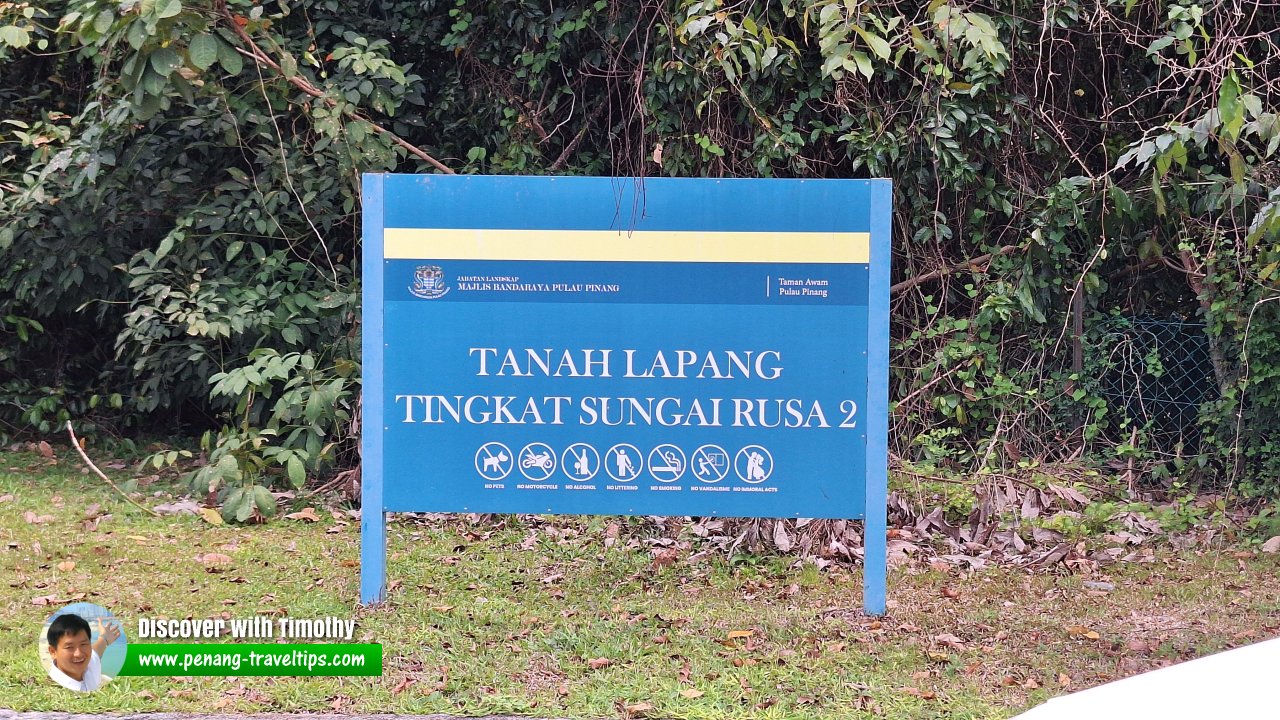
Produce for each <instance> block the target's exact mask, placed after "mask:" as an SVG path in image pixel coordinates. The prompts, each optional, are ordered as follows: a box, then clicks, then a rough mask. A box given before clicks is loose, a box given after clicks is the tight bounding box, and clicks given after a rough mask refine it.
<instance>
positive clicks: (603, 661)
mask: <svg viewBox="0 0 1280 720" xmlns="http://www.w3.org/2000/svg"><path fill="white" fill-rule="evenodd" d="M612 664H613V661H612V660H610V659H609V658H602V657H598V658H591V659H590V660H588V661H587V667H590V668H591V669H592V670H599V669H600V668H604V667H609V666H610V665H612Z"/></svg>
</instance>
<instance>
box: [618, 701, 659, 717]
mask: <svg viewBox="0 0 1280 720" xmlns="http://www.w3.org/2000/svg"><path fill="white" fill-rule="evenodd" d="M623 709H624V710H626V711H627V714H628V715H643V714H645V713H647V712H649V711H650V710H652V709H653V705H652V704H651V703H647V702H639V703H635V704H633V705H624V706H623Z"/></svg>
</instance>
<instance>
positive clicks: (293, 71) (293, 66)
mask: <svg viewBox="0 0 1280 720" xmlns="http://www.w3.org/2000/svg"><path fill="white" fill-rule="evenodd" d="M280 72H282V73H284V76H285V77H286V78H291V77H294V76H295V75H297V74H298V61H297V60H295V59H294V58H293V56H292V55H290V54H289V53H284V55H283V56H282V57H281V58H280Z"/></svg>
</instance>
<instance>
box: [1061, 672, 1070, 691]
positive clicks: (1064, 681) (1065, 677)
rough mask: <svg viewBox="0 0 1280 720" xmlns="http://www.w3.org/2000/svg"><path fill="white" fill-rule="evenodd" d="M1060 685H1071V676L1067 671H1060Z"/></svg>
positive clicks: (1065, 686)
mask: <svg viewBox="0 0 1280 720" xmlns="http://www.w3.org/2000/svg"><path fill="white" fill-rule="evenodd" d="M1058 686H1059V687H1064V688H1067V687H1071V676H1070V675H1068V674H1066V673H1058Z"/></svg>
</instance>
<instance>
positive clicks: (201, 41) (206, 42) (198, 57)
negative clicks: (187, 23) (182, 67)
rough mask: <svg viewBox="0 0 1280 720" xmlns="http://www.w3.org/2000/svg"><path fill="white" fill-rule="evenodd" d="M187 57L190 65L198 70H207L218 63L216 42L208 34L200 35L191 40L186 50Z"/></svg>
mask: <svg viewBox="0 0 1280 720" xmlns="http://www.w3.org/2000/svg"><path fill="white" fill-rule="evenodd" d="M187 56H188V58H189V59H190V60H191V65H192V66H193V67H195V68H197V69H199V70H208V69H209V68H211V67H213V64H214V63H215V62H217V61H218V41H217V39H216V38H214V37H213V36H212V35H210V34H209V33H200V34H199V35H197V36H195V37H193V38H191V46H190V47H188V48H187Z"/></svg>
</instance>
